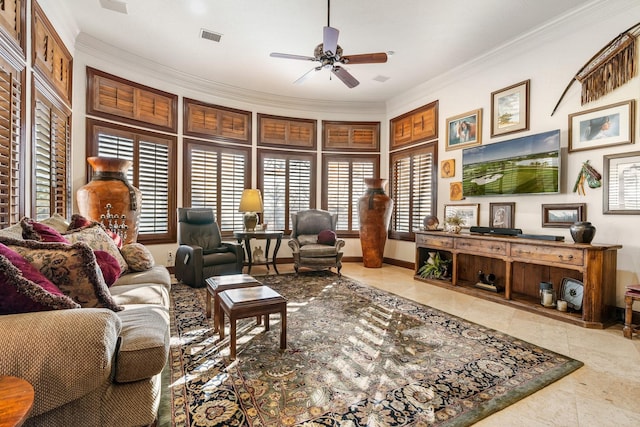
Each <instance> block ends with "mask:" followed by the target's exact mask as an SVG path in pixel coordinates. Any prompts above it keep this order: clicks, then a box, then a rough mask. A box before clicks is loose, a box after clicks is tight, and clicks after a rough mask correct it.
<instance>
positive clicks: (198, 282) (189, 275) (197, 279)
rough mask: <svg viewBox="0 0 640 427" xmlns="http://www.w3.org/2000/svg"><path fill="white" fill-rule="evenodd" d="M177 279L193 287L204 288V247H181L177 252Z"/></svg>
mask: <svg viewBox="0 0 640 427" xmlns="http://www.w3.org/2000/svg"><path fill="white" fill-rule="evenodd" d="M175 275H176V279H178V280H180V281H182V282H184V283H186V284H188V285H191V286H198V287H200V286H203V285H202V283H204V282H203V281H202V246H196V245H180V246H178V249H177V250H176V263H175Z"/></svg>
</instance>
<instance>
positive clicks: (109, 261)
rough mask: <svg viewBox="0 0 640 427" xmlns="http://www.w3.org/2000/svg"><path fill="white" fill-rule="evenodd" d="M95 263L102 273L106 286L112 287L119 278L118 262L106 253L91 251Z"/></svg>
mask: <svg viewBox="0 0 640 427" xmlns="http://www.w3.org/2000/svg"><path fill="white" fill-rule="evenodd" d="M93 253H94V255H95V256H96V262H97V263H98V266H99V267H100V271H102V277H104V282H105V283H106V284H107V286H111V285H113V284H114V283H115V282H116V280H118V277H120V264H118V260H117V259H115V258H114V257H113V255H111V254H110V253H109V252H107V251H93Z"/></svg>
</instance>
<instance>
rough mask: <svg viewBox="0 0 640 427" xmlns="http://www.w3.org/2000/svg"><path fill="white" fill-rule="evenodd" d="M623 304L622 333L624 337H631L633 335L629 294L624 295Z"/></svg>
mask: <svg viewBox="0 0 640 427" xmlns="http://www.w3.org/2000/svg"><path fill="white" fill-rule="evenodd" d="M624 306H625V308H624V328H623V329H622V333H623V334H624V337H625V338H629V339H631V338H632V337H633V324H632V318H633V297H632V296H631V295H625V297H624Z"/></svg>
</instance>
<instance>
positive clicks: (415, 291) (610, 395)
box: [252, 263, 640, 427]
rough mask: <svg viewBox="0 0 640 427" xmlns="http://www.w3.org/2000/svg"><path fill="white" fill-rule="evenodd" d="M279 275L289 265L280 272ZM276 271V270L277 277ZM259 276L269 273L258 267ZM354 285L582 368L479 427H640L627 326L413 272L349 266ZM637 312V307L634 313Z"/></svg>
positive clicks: (639, 354)
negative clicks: (514, 303)
mask: <svg viewBox="0 0 640 427" xmlns="http://www.w3.org/2000/svg"><path fill="white" fill-rule="evenodd" d="M278 270H279V271H280V273H285V272H290V271H292V267H291V265H286V264H285V265H282V266H280V265H278ZM272 272H273V270H272ZM252 273H253V274H264V273H265V272H264V271H263V269H262V268H261V267H254V268H253V269H252ZM342 273H343V274H344V275H346V276H348V277H350V278H353V279H355V280H358V281H361V282H363V283H366V284H368V285H372V286H375V287H378V288H380V289H384V290H386V291H389V292H392V293H395V294H397V295H401V296H403V297H405V298H410V299H412V300H414V301H417V302H420V303H423V304H426V305H429V306H431V307H434V308H437V309H439V310H442V311H445V312H447V313H450V314H453V315H456V316H460V317H463V318H465V319H467V320H470V321H472V322H476V323H479V324H482V325H484V326H488V327H491V328H493V329H496V330H499V331H502V332H505V333H507V334H509V335H512V336H515V337H518V338H520V339H523V340H526V341H528V342H531V343H533V344H536V345H540V346H542V347H545V348H548V349H550V350H553V351H556V352H558V353H561V354H564V355H567V356H570V357H573V358H575V359H578V360H580V361H582V362H584V366H583V367H582V368H580V369H578V370H577V371H576V372H574V373H572V374H570V375H568V376H566V377H564V378H562V379H560V380H559V381H557V382H555V383H553V384H551V385H549V386H548V387H546V388H544V389H542V390H540V391H538V392H537V393H534V394H533V395H531V396H529V397H527V398H525V399H523V400H520V401H519V402H516V403H515V404H513V405H511V406H509V407H507V408H506V409H504V410H502V411H500V412H498V413H496V414H494V415H492V416H490V417H488V418H485V419H484V420H482V421H480V422H479V423H477V424H476V426H480V427H489V426H501V427H502V426H584V427H590V426H617V427H624V426H640V338H637V337H634V339H633V340H629V339H626V338H624V337H623V336H622V325H621V324H618V325H614V326H612V327H610V328H607V329H605V330H593V329H585V328H582V327H579V326H574V325H570V324H567V323H564V322H560V321H557V320H552V319H547V318H545V317H543V316H540V315H536V314H533V313H528V312H525V311H522V310H518V309H515V308H511V307H508V306H504V305H501V304H497V303H493V302H489V301H485V300H482V299H479V298H474V297H472V296H469V295H465V294H461V293H458V292H455V291H451V290H447V289H444V288H440V287H437V286H432V285H429V284H427V283H424V282H421V281H417V280H414V279H413V271H412V270H409V269H406V268H401V267H395V266H390V265H386V264H385V265H383V267H382V268H365V267H363V266H362V264H359V263H345V264H344V266H343V268H342ZM636 310H638V308H636Z"/></svg>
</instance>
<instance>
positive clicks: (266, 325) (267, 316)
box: [264, 313, 269, 331]
mask: <svg viewBox="0 0 640 427" xmlns="http://www.w3.org/2000/svg"><path fill="white" fill-rule="evenodd" d="M264 330H265V331H268V330H269V313H267V314H265V315H264Z"/></svg>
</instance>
